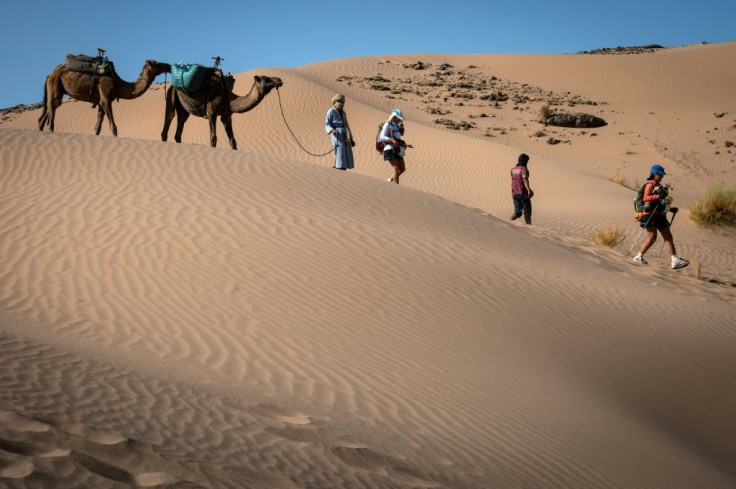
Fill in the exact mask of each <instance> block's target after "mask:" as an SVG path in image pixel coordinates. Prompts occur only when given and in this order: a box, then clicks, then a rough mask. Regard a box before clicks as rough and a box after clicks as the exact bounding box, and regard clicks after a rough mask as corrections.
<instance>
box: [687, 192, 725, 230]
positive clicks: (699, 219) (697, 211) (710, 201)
mask: <svg viewBox="0 0 736 489" xmlns="http://www.w3.org/2000/svg"><path fill="white" fill-rule="evenodd" d="M690 219H692V220H693V221H695V222H696V223H698V224H710V225H736V188H734V187H727V186H724V185H716V186H714V187H712V188H711V189H710V190H709V191H708V193H707V194H706V196H705V198H703V199H698V200H696V201H695V202H694V203H693V204H692V205H691V206H690Z"/></svg>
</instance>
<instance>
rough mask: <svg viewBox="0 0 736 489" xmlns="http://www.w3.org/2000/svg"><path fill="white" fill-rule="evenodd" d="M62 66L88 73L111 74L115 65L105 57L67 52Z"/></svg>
mask: <svg viewBox="0 0 736 489" xmlns="http://www.w3.org/2000/svg"><path fill="white" fill-rule="evenodd" d="M64 67H65V68H66V69H67V70H69V71H74V72H77V73H86V74H88V75H113V74H115V65H113V63H112V61H110V60H108V59H107V58H106V57H94V56H87V55H85V54H67V55H66V60H65V61H64Z"/></svg>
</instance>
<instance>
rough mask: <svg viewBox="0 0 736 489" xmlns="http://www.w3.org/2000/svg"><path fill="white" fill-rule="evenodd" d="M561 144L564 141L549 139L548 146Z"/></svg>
mask: <svg viewBox="0 0 736 489" xmlns="http://www.w3.org/2000/svg"><path fill="white" fill-rule="evenodd" d="M561 142H562V141H560V140H559V139H555V138H549V139H548V140H547V144H560V143H561Z"/></svg>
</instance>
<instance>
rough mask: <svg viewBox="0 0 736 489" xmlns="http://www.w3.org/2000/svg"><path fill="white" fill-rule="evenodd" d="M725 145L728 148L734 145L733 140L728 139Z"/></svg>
mask: <svg viewBox="0 0 736 489" xmlns="http://www.w3.org/2000/svg"><path fill="white" fill-rule="evenodd" d="M725 145H726V147H727V148H730V147H731V146H733V141H726V142H725Z"/></svg>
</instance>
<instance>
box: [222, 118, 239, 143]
mask: <svg viewBox="0 0 736 489" xmlns="http://www.w3.org/2000/svg"><path fill="white" fill-rule="evenodd" d="M220 120H221V121H222V125H223V126H225V132H226V133H227V139H228V140H229V141H230V147H231V148H233V149H238V143H237V142H235V136H233V118H232V114H228V115H223V116H221V117H220Z"/></svg>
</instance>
